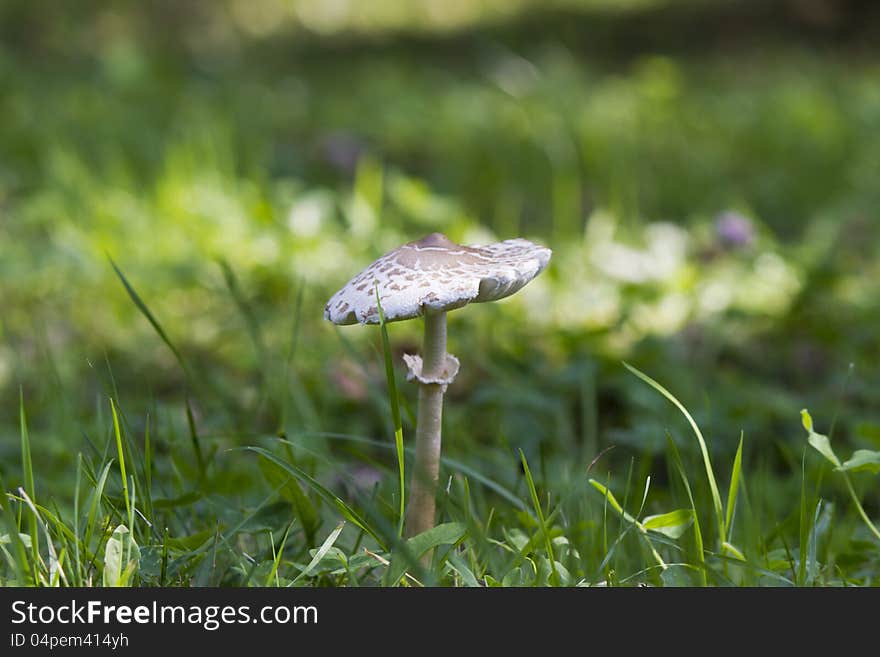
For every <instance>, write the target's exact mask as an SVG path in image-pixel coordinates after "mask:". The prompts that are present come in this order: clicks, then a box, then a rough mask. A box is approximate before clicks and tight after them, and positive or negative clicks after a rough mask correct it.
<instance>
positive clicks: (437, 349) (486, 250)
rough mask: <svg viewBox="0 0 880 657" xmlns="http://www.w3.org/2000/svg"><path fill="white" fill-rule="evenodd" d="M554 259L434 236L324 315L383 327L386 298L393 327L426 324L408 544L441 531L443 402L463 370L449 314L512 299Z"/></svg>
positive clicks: (336, 299) (334, 301)
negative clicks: (451, 344) (437, 520)
mask: <svg viewBox="0 0 880 657" xmlns="http://www.w3.org/2000/svg"><path fill="white" fill-rule="evenodd" d="M550 255H551V251H550V249H548V248H545V247H543V246H538V245H537V244H533V243H532V242H529V241H528V240H524V239H511V240H505V241H503V242H498V243H496V244H489V245H486V246H461V245H460V244H456V243H455V242H452V241H451V240H449V239H448V238H447V237H446V236H445V235H442V234H440V233H432V234H431V235H428V236H427V237H425V238H423V239H421V240H418V241H417V242H410V243H408V244H404V245H403V246H401V247H398V248H397V249H394V250H393V251H391V252H389V253H386V254H385V255H384V256H382V257H381V258H379V259H378V260H376V262H374V263H373V264H372V265H370V266H369V267H367V268H366V269H365V270H364V271H362V272H361V273H360V274H358V275H357V276H355V277H354V278H353V279H351V280H350V281H349V282H348V283H346V285H345V286H344V287H343V288H342V289H341V290H339V291H338V292H337V293H336V294H334V295H333V296H332V297H331V298H330V301H329V302H328V303H327V305H326V306H325V307H324V318H325V319H329V320H330V321H331V322H333V323H334V324H340V325H346V324H355V323H357V322H360V323H361V324H378V323H379V308H378V304H377V303H376V294H377V290H378V295H379V301H380V303H381V305H382V311H383V313H384V315H385V321H386V322H395V321H401V320H406V319H413V318H415V317H424V318H425V333H424V342H423V345H422V355H421V357H419V356H412V355H405V356H404V357H403V358H404V361H405V363H406V366H407V368H408V374H407V379H408V380H410V381H413V380H415V381H417V382H418V383H419V384H420V387H419V410H418V421H417V426H416V454H415V463H414V472H413V475H412V481H411V487H410V502H409V506H408V507H407V511H406V534H407V536H415V535H417V534H420V533H422V532H424V531H426V530H428V529H430V528H432V527H433V526H434V514H435V495H436V488H437V479H438V476H439V469H440V433H441V432H440V428H441V416H442V411H443V394H444V393H445V392H446V387H447V386H448V385H449V384H451V383H452V381H453V379H455V375H456V374H457V373H458V369H459V361H458V359H457V358H456V357H455V356H452V355H451V354H447V353H446V313H447V312H448V311H450V310H455V309H456V308H461V307H462V306H466V305H467V304H469V303H481V302H484V301H497V300H498V299H503V298H504V297H507V296H510V295H511V294H513V293H514V292H516V291H518V290H519V289H521V288H522V287H523V286H524V285H526V284H527V283H528V282H529V281H531V280H532V279H533V278H534V277H535V276H537V275H538V274H539V273H541V271H542V270H543V269H544V268H545V267H546V266H547V263H548V262H549V260H550Z"/></svg>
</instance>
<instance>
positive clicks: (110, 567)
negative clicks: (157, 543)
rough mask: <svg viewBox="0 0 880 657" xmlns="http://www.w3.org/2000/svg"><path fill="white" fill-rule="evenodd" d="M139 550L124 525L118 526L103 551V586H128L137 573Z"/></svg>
mask: <svg viewBox="0 0 880 657" xmlns="http://www.w3.org/2000/svg"><path fill="white" fill-rule="evenodd" d="M139 561H140V550H139V549H138V546H137V543H135V541H134V538H132V535H131V532H130V531H128V527H126V526H125V525H119V526H118V527H117V528H116V529H114V530H113V534H112V535H111V536H110V538H109V539H107V546H106V547H105V549H104V575H103V581H104V586H128V585H129V584H130V582H131V577H132V576H133V575H134V573H135V571H137V566H138V562H139Z"/></svg>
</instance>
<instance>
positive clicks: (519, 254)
mask: <svg viewBox="0 0 880 657" xmlns="http://www.w3.org/2000/svg"><path fill="white" fill-rule="evenodd" d="M551 253H552V252H551V251H550V249H548V248H546V247H543V246H538V245H537V244H533V243H532V242H529V241H528V240H524V239H512V240H505V241H503V242H498V243H496V244H488V245H486V246H462V245H460V244H456V243H455V242H452V241H451V240H449V238H447V237H446V236H445V235H442V234H441V233H432V234H431V235H428V236H427V237H425V238H423V239H421V240H418V241H417V242H410V243H408V244H404V245H403V246H401V247H398V248H396V249H394V250H393V251H391V252H389V253H386V254H385V255H383V256H382V257H381V258H379V259H378V260H376V262H374V263H373V264H372V265H370V266H369V267H367V268H366V269H365V270H364V271H362V272H361V273H360V274H358V275H357V276H355V277H354V278H352V279H351V280H350V281H349V282H348V283H346V284H345V286H344V287H343V288H342V289H341V290H339V291H338V292H337V293H336V294H334V295H333V296H332V297H331V298H330V301H329V302H327V305H326V306H325V307H324V319H329V320H330V321H331V322H333V323H334V324H355V323H357V322H360V323H361V324H378V323H379V309H378V307H377V305H376V286H377V285H378V288H379V300H380V301H381V303H382V311H383V312H384V313H385V321H386V322H394V321H399V320H404V319H412V318H413V317H420V316H422V315H423V314H424V313H425V310H426V309H427V310H433V311H446V310H454V309H455V308H461V307H462V306H465V305H467V304H469V303H481V302H484V301H496V300H498V299H503V298H504V297H507V296H510V295H511V294H513V293H514V292H516V291H517V290H519V289H520V288H522V287H523V286H524V285H525V284H526V283H528V282H529V281H530V280H532V279H533V278H534V277H535V276H537V275H538V274H539V273H541V271H543V269H544V267H546V266H547V263H548V262H549V261H550V255H551Z"/></svg>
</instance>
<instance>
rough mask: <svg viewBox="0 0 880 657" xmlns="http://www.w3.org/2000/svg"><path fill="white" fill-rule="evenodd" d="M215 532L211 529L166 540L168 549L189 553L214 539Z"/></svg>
mask: <svg viewBox="0 0 880 657" xmlns="http://www.w3.org/2000/svg"><path fill="white" fill-rule="evenodd" d="M214 534H215V530H213V529H205V530H203V531H200V532H197V533H195V534H190V535H189V536H184V537H182V538H168V541H167V543H168V547H170V548H172V549H174V550H180V551H183V552H189V551H190V550H195V549H196V548H198V547H199V546H201V545H204V544H205V541H208V540H210V539H211V538H213V537H214Z"/></svg>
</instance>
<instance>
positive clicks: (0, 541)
mask: <svg viewBox="0 0 880 657" xmlns="http://www.w3.org/2000/svg"><path fill="white" fill-rule="evenodd" d="M16 533H17V534H18V538H19V539H20V540H21V542H22V543H23V544H24V546H25V547H26V548H28V549H30V547H31V537H30V536H29V535H28V534H22V533H21V532H16ZM10 543H12V538H11V536H10V535H9V534H0V545H8V544H10Z"/></svg>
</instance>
